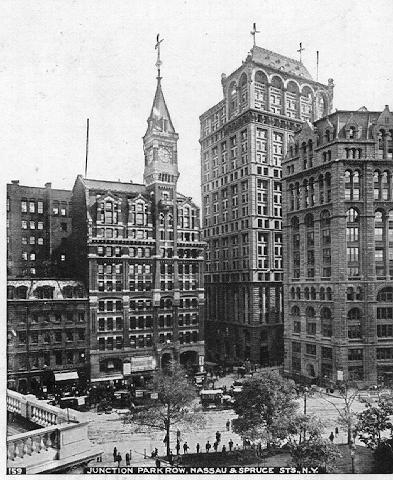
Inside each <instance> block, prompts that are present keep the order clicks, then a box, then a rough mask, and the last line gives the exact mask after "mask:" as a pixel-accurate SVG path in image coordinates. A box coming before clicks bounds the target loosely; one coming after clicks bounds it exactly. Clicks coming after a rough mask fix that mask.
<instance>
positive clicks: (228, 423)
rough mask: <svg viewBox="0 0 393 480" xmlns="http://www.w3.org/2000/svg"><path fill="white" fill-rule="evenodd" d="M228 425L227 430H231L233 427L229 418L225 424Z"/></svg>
mask: <svg viewBox="0 0 393 480" xmlns="http://www.w3.org/2000/svg"><path fill="white" fill-rule="evenodd" d="M225 425H226V427H227V432H229V430H230V428H231V421H230V420H229V419H228V420H227V423H226V424H225Z"/></svg>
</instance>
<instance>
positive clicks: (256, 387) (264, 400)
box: [233, 371, 299, 448]
mask: <svg viewBox="0 0 393 480" xmlns="http://www.w3.org/2000/svg"><path fill="white" fill-rule="evenodd" d="M294 387H295V384H294V382H293V381H292V380H286V379H284V378H282V377H281V376H280V375H279V374H278V373H277V372H274V371H273V372H266V373H260V374H257V375H254V377H253V378H251V379H248V380H246V381H245V382H244V383H243V389H242V391H241V392H240V393H239V394H238V395H237V397H236V401H235V404H234V410H235V412H236V413H237V414H238V416H239V417H238V418H237V419H235V420H234V421H233V426H234V430H235V432H237V433H238V434H239V435H241V436H242V437H243V438H248V439H250V440H260V439H266V443H267V446H268V448H269V446H270V445H271V444H272V443H274V442H275V441H277V440H278V439H279V438H280V436H281V435H282V433H279V432H278V431H277V421H279V419H283V418H291V417H293V416H294V415H295V413H296V410H297V409H298V408H299V407H298V404H297V402H296V391H295V388H294Z"/></svg>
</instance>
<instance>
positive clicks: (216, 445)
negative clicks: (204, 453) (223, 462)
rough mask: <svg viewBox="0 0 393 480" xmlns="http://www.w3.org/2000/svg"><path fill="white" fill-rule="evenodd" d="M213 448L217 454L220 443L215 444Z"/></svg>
mask: <svg viewBox="0 0 393 480" xmlns="http://www.w3.org/2000/svg"><path fill="white" fill-rule="evenodd" d="M213 448H214V451H215V452H217V448H218V442H214V443H213Z"/></svg>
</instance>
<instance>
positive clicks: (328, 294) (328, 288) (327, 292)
mask: <svg viewBox="0 0 393 480" xmlns="http://www.w3.org/2000/svg"><path fill="white" fill-rule="evenodd" d="M332 298H333V295H332V289H331V288H330V287H327V289H326V299H327V300H332Z"/></svg>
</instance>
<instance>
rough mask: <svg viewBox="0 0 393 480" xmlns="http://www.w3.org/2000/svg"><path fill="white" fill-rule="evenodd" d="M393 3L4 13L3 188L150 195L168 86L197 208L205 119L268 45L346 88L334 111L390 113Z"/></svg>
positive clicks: (39, 5)
mask: <svg viewBox="0 0 393 480" xmlns="http://www.w3.org/2000/svg"><path fill="white" fill-rule="evenodd" d="M392 14H393V2H392V1H391V0H374V1H373V2H370V1H363V0H356V1H349V0H347V1H345V0H327V1H325V0H314V1H303V0H272V1H271V0H249V1H247V0H243V1H240V0H236V1H234V0H225V1H224V0H208V1H207V0H195V1H187V0H183V1H180V0H172V1H171V0H165V1H163V0H161V1H159V0H131V1H118V0H106V1H102V0H94V1H76V0H74V1H72V0H70V1H64V0H61V1H57V0H52V1H50V2H48V1H41V0H35V1H24V0H21V1H18V2H15V1H8V0H3V1H2V15H1V18H0V53H1V55H0V62H1V63H0V75H1V78H2V82H1V84H2V86H3V92H2V95H0V109H1V112H2V116H3V121H2V128H1V130H0V131H1V135H0V147H1V154H2V162H1V164H2V166H3V168H2V169H1V170H2V173H1V175H2V176H4V183H3V185H4V184H5V183H6V182H10V181H11V180H13V179H19V180H20V183H21V184H23V185H33V186H43V185H44V184H45V183H46V182H52V186H53V188H62V189H72V186H73V183H74V181H75V178H76V176H77V175H78V174H84V164H85V143H86V119H87V118H89V119H90V141H89V164H88V175H87V176H88V177H89V178H96V179H107V180H121V181H126V182H128V181H130V180H132V181H133V182H134V183H142V182H143V165H144V160H143V143H142V137H143V135H144V133H145V131H146V126H147V123H146V120H147V117H148V115H149V113H150V109H151V105H152V101H153V97H154V93H155V88H156V75H157V72H156V68H155V62H156V51H155V49H154V45H155V39H156V34H157V33H158V32H159V33H160V35H161V38H163V39H164V42H163V43H162V48H161V59H162V61H163V65H162V67H161V74H162V76H163V80H162V87H163V91H164V96H165V99H166V103H167V105H168V108H169V111H170V114H171V118H172V121H173V123H174V126H175V129H176V131H177V132H178V133H179V136H180V139H179V143H178V155H179V170H180V179H179V184H178V186H179V191H181V192H182V193H184V194H187V195H190V196H193V197H194V199H195V200H196V202H197V203H198V204H200V148H199V142H198V140H199V116H200V115H201V114H202V113H203V112H204V111H205V110H207V109H208V108H210V107H211V106H213V105H215V104H216V103H218V102H219V101H220V100H221V99H222V89H221V82H220V79H221V73H226V74H230V73H231V72H232V71H234V70H235V69H236V68H237V67H239V66H240V65H241V62H242V60H244V59H245V58H246V56H247V52H248V51H249V50H250V48H251V46H252V37H251V35H250V31H251V29H252V24H253V22H256V23H257V27H258V30H260V32H261V33H260V34H258V35H257V45H259V46H261V47H264V48H267V49H269V50H273V51H276V52H278V53H281V54H283V55H286V56H289V57H293V58H298V53H297V49H298V48H299V42H302V44H303V47H305V51H304V52H303V63H304V64H305V66H306V67H307V68H308V70H309V71H310V73H311V75H313V76H314V77H315V72H316V51H317V50H319V52H320V68H319V81H321V82H323V83H327V80H328V78H333V79H334V82H335V93H334V108H338V109H357V108H359V107H361V106H362V105H365V106H366V107H367V108H368V109H369V110H382V109H383V108H384V106H385V105H386V104H389V103H390V105H391V108H392V109H393V98H392V89H391V85H392V80H393V61H392V60H393V55H392V53H391V48H392V47H391V46H392V45H393V29H392V25H391V19H392V18H393V15H392Z"/></svg>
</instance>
